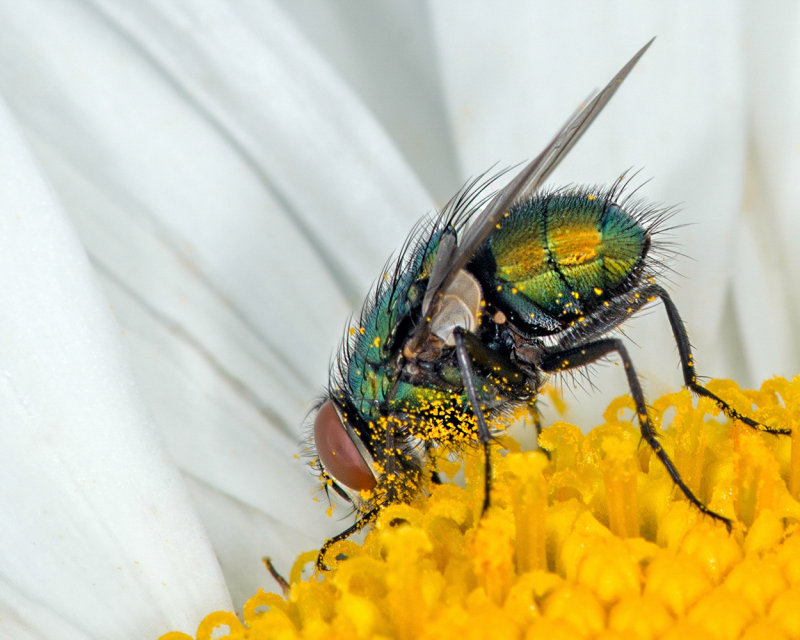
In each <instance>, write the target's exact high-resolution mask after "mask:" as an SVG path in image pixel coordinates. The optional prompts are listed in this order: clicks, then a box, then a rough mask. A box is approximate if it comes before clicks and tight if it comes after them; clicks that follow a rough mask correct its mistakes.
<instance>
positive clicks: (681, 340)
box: [642, 285, 792, 435]
mask: <svg viewBox="0 0 800 640" xmlns="http://www.w3.org/2000/svg"><path fill="white" fill-rule="evenodd" d="M642 293H643V294H645V295H647V294H649V295H647V297H648V298H651V297H652V296H657V297H658V298H660V299H661V302H662V303H663V304H664V309H665V310H666V312H667V318H669V324H670V327H672V335H674V336H675V344H677V345H678V354H679V355H680V359H681V370H682V371H683V382H684V384H685V385H686V386H687V387H688V388H689V389H691V390H692V391H693V392H694V393H696V394H697V395H698V396H704V397H706V398H710V399H711V400H713V401H714V402H716V403H717V406H719V408H720V409H722V412H723V413H724V414H725V415H726V416H728V417H729V418H732V419H734V420H739V421H740V422H743V423H744V424H746V425H747V426H748V427H751V428H753V429H755V430H756V431H765V432H767V433H772V434H775V435H789V434H791V432H792V430H791V429H786V428H776V427H768V426H766V425H763V424H761V423H760V422H756V421H755V420H753V419H752V418H748V417H747V416H745V415H742V414H741V413H739V412H738V411H737V410H736V409H734V408H733V407H732V406H730V405H729V404H728V403H727V402H725V401H724V400H723V399H722V398H720V397H719V396H717V395H716V394H715V393H712V392H711V391H709V390H708V389H706V388H705V387H704V386H703V385H701V384H700V383H699V382H697V372H696V371H695V369H694V356H693V355H692V347H691V345H690V344H689V335H688V334H687V333H686V327H685V326H684V324H683V320H681V316H680V314H679V313H678V308H677V307H676V306H675V303H674V302H673V301H672V298H670V297H669V294H668V293H667V292H666V291H665V290H664V289H662V288H661V287H659V286H658V285H650V286H649V287H644V288H643V292H642Z"/></svg>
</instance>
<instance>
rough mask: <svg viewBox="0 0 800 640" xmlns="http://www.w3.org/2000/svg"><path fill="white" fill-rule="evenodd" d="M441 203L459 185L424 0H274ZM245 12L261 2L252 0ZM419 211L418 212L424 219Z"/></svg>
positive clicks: (434, 43)
mask: <svg viewBox="0 0 800 640" xmlns="http://www.w3.org/2000/svg"><path fill="white" fill-rule="evenodd" d="M278 1H279V2H280V5H281V6H282V7H283V9H284V10H285V11H286V12H287V14H289V15H290V16H291V17H292V18H293V19H294V21H295V22H296V24H297V25H298V26H299V27H300V28H301V29H302V31H303V33H304V34H305V35H306V37H307V38H308V40H309V42H310V43H311V44H313V46H314V47H315V48H316V49H317V50H319V51H320V52H321V53H322V54H323V55H324V56H325V58H326V60H328V62H330V63H331V64H332V65H334V66H335V68H336V71H337V72H338V73H339V74H340V75H341V76H342V78H343V79H344V80H345V81H346V82H347V83H348V85H349V86H350V87H351V88H352V89H353V90H354V91H355V92H356V93H357V94H358V95H359V97H360V98H361V99H362V100H363V101H364V103H365V104H366V105H367V106H368V107H369V109H370V112H371V114H372V115H373V116H374V117H376V118H377V119H378V120H380V122H381V124H382V125H383V126H384V127H385V128H386V129H387V130H388V131H389V132H390V133H391V135H392V140H393V141H394V143H395V144H396V145H397V147H398V148H399V149H400V150H401V151H402V152H403V155H404V156H405V157H406V158H407V159H408V161H409V163H410V165H411V166H412V167H413V168H414V171H415V172H416V174H417V175H418V176H419V178H420V180H422V182H423V183H424V184H425V185H426V186H427V188H428V190H429V191H430V192H431V193H432V194H433V196H434V198H435V201H436V202H437V203H438V204H439V205H443V204H444V203H445V202H447V201H448V200H449V199H450V197H451V196H452V195H453V193H454V191H455V190H456V189H457V188H458V187H459V186H460V185H461V183H462V182H463V180H464V177H463V176H462V175H461V174H460V171H459V170H458V161H457V157H456V152H455V149H454V147H453V139H452V136H451V133H452V131H451V129H450V121H449V117H448V114H447V111H446V109H445V104H444V101H443V94H442V90H441V89H442V88H441V75H440V73H439V66H438V64H437V56H438V50H437V47H436V42H435V41H434V39H433V33H432V24H431V14H430V11H429V9H428V6H427V3H425V2H358V3H352V2H329V1H328V0H305V1H304V2H295V1H294V0H278ZM247 5H248V7H249V10H250V11H252V10H253V7H254V6H258V7H260V6H261V5H263V2H261V0H249V1H248V2H247ZM421 213H422V212H419V213H418V215H419V214H421Z"/></svg>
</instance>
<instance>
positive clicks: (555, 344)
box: [313, 40, 788, 569]
mask: <svg viewBox="0 0 800 640" xmlns="http://www.w3.org/2000/svg"><path fill="white" fill-rule="evenodd" d="M651 44H652V40H651V41H650V42H648V43H647V44H646V45H645V46H644V47H643V48H642V49H641V50H640V51H639V52H637V53H636V55H634V56H633V58H631V60H630V61H629V62H628V63H627V64H626V65H625V66H624V67H622V69H621V70H620V71H619V73H617V74H616V75H615V76H614V77H613V78H612V80H611V81H610V82H609V83H608V84H607V85H606V86H605V88H604V89H603V90H602V91H600V92H599V93H597V94H596V95H595V96H594V97H593V98H592V99H591V100H589V101H588V103H587V104H586V106H584V107H583V108H582V109H580V110H579V111H577V112H576V113H575V114H574V115H573V116H572V117H571V118H570V119H569V121H568V122H567V123H566V124H565V125H564V126H563V127H562V128H561V130H560V131H559V132H558V133H557V134H556V136H555V137H554V138H553V140H552V141H551V142H550V143H549V144H548V145H547V146H546V147H545V148H544V150H543V151H542V152H541V153H540V154H539V155H538V156H537V157H536V158H535V159H534V160H532V161H531V162H530V163H529V164H528V165H526V166H525V167H524V168H523V169H522V170H521V171H520V172H519V173H518V174H516V175H515V176H514V178H513V179H512V180H511V181H510V183H509V184H508V185H507V186H505V187H503V188H502V189H500V190H499V191H497V193H495V194H494V195H489V196H485V195H484V194H485V193H486V191H487V186H489V185H490V184H491V182H492V181H493V180H494V179H489V180H488V181H485V180H483V181H482V179H481V178H479V179H476V180H474V181H472V182H471V183H469V184H467V185H466V186H465V187H464V188H463V189H462V190H461V191H460V192H459V193H458V194H456V196H455V197H454V198H453V199H452V200H451V202H450V203H449V204H448V205H447V207H445V209H444V211H443V212H442V213H441V214H440V215H439V216H438V217H437V218H436V219H435V220H434V221H432V222H425V221H423V222H421V223H420V224H418V226H417V227H416V228H415V230H413V231H412V233H411V235H410V236H409V239H408V240H407V241H406V243H405V245H404V247H403V249H402V250H401V254H400V257H399V259H398V260H397V262H396V263H395V265H394V267H393V268H392V269H389V270H387V273H386V276H385V278H384V279H382V280H381V282H380V283H379V285H378V286H377V287H376V289H375V291H374V292H373V294H372V295H371V296H370V297H369V298H368V299H367V300H366V302H365V304H364V307H363V309H362V311H361V315H360V318H359V321H358V323H357V324H356V325H355V326H354V327H352V328H351V329H350V336H349V337H346V339H345V341H344V343H343V345H342V348H341V350H340V353H339V355H338V357H337V359H336V361H335V363H334V365H333V367H332V372H331V380H330V383H329V386H328V390H327V393H326V394H325V397H324V398H323V399H322V401H321V402H320V404H319V406H318V411H317V414H316V417H315V420H314V428H313V439H314V444H315V446H316V451H317V458H316V465H317V466H318V469H319V470H320V472H321V473H322V475H323V477H324V478H325V479H326V481H327V483H328V486H330V487H331V488H332V489H333V490H334V491H336V492H337V493H338V494H340V495H341V496H342V497H344V498H345V499H348V500H349V501H351V502H352V503H353V504H354V505H355V507H356V510H357V513H358V519H357V521H356V522H355V524H354V525H353V526H351V527H349V528H348V529H347V530H345V531H344V532H342V533H341V534H339V535H338V536H336V537H334V538H332V539H330V540H328V541H327V542H325V544H324V545H323V546H322V549H321V550H320V553H319V557H318V560H317V566H318V567H319V568H320V569H324V568H325V564H324V556H325V552H326V551H327V550H328V549H329V547H330V546H331V545H332V544H333V543H334V542H336V541H338V540H341V539H343V538H346V537H347V536H349V535H351V534H352V533H354V532H356V531H358V530H360V529H361V528H363V527H364V526H365V525H366V524H367V523H369V522H371V521H372V520H374V519H375V517H376V516H377V514H378V513H379V511H380V510H381V508H383V507H384V506H386V505H387V504H390V503H393V502H396V501H400V500H403V499H406V498H408V497H410V496H412V495H413V494H414V493H415V492H416V491H418V490H419V486H420V483H421V481H422V479H423V475H422V474H423V473H424V468H425V461H426V456H427V455H428V453H429V451H430V450H431V449H432V448H434V447H437V446H445V447H455V448H458V447H459V446H465V445H467V444H474V443H478V444H479V446H481V447H482V448H483V451H484V456H485V460H486V464H485V467H484V468H485V475H484V500H483V512H485V511H486V509H488V507H489V500H490V489H491V482H492V473H491V466H490V458H489V446H490V442H491V430H490V428H489V422H492V423H493V424H497V421H498V420H501V419H502V418H503V417H505V416H507V415H508V414H510V413H511V412H513V411H514V410H517V409H520V408H523V409H528V410H530V411H532V412H533V413H534V415H535V402H536V397H537V394H538V392H539V391H540V390H541V388H542V385H543V383H544V380H545V378H546V377H547V376H548V375H550V374H557V373H559V372H563V371H567V370H570V369H575V368H580V367H585V366H587V365H589V364H591V363H594V362H597V361H598V360H600V359H602V358H605V357H607V356H612V355H616V357H618V358H619V359H620V360H621V361H622V363H623V367H624V372H625V376H626V379H627V383H628V387H629V389H630V392H631V395H632V397H633V400H634V404H635V407H636V414H637V419H638V422H639V426H640V429H641V434H642V438H643V440H644V441H645V442H646V443H647V444H648V445H649V446H650V447H651V449H652V450H653V452H654V454H655V455H656V457H657V458H658V459H659V460H660V461H661V463H662V464H663V465H664V467H665V468H666V469H667V472H668V473H669V475H670V476H671V478H672V480H673V482H674V483H675V485H677V487H678V488H679V489H680V490H681V491H682V492H683V494H684V495H685V496H686V498H687V499H688V500H689V502H691V503H692V504H693V505H694V506H695V507H696V508H697V509H699V510H700V511H701V512H702V513H704V514H706V515H707V516H709V517H711V518H713V519H715V520H718V521H720V522H722V523H724V524H725V525H726V526H727V527H728V528H730V525H731V523H730V521H729V520H728V519H727V518H725V517H724V516H722V515H720V514H718V513H715V512H714V511H711V510H710V509H709V508H708V507H707V506H706V505H704V504H703V502H702V501H701V500H700V499H699V498H698V497H697V496H695V494H694V493H693V492H692V490H691V489H690V488H689V487H688V486H687V485H686V484H685V482H684V481H683V479H682V478H681V476H680V474H679V472H678V470H677V469H676V468H675V466H674V464H673V462H672V460H671V459H670V458H669V456H668V455H667V453H666V452H665V451H664V449H663V448H662V446H661V444H660V443H659V441H658V439H657V434H656V431H655V428H654V427H653V424H652V422H651V420H650V418H649V417H648V414H647V403H646V400H645V396H644V393H643V391H642V387H641V384H640V382H639V378H638V376H637V374H636V371H635V369H634V366H633V362H632V360H631V358H630V356H629V354H628V350H627V348H626V347H625V345H624V343H623V342H622V341H621V340H620V339H619V338H617V337H610V336H608V334H609V332H611V331H612V330H613V329H615V328H617V327H618V326H619V325H621V324H622V323H623V322H624V321H625V320H626V319H627V318H628V317H629V316H631V315H632V314H634V313H637V312H638V311H640V310H641V309H642V308H643V307H644V306H646V305H647V304H649V303H651V302H655V301H661V303H662V305H663V307H664V310H665V311H666V314H667V318H668V320H669V323H670V327H671V329H672V334H673V336H674V339H675V343H676V345H677V347H678V354H679V358H680V363H681V369H682V373H683V380H684V384H685V385H686V387H688V388H689V389H690V390H692V391H693V392H694V393H695V394H697V395H699V396H705V397H707V398H711V399H712V400H714V401H715V402H716V403H717V405H718V406H719V407H720V409H721V410H722V411H723V412H724V413H725V414H726V415H727V416H729V417H730V418H733V419H736V420H739V421H741V422H743V423H745V424H747V425H749V426H750V427H753V428H755V429H759V430H762V431H767V432H770V433H778V434H786V433H788V430H787V429H777V428H769V427H766V426H764V425H761V424H759V423H757V422H756V421H754V420H752V419H751V418H748V417H747V416H744V415H742V414H740V413H739V412H738V411H737V410H736V409H734V408H733V407H731V406H730V405H729V404H728V403H727V402H725V401H724V400H723V399H722V398H719V397H718V396H716V395H715V394H714V393H712V392H711V391H709V390H708V389H706V388H705V387H704V386H702V385H701V384H700V383H699V382H698V379H697V374H696V372H695V368H694V358H693V355H692V351H691V347H690V345H689V338H688V335H687V333H686V328H685V327H684V324H683V321H682V320H681V317H680V314H679V313H678V309H677V307H676V306H675V304H674V303H673V301H672V298H671V297H670V296H669V294H668V293H667V291H666V290H665V289H663V288H662V287H661V286H660V285H659V284H658V283H657V281H656V276H657V275H658V267H657V265H656V264H655V261H653V260H650V259H648V253H649V251H650V249H651V247H652V243H653V233H654V232H655V231H656V227H657V226H658V224H659V222H661V221H662V220H663V218H664V217H665V213H666V212H665V211H664V210H658V209H654V208H652V207H647V206H643V205H641V204H639V205H637V204H634V203H632V202H631V200H630V199H629V198H627V197H626V196H625V195H624V193H623V192H624V187H625V186H627V183H625V182H624V180H623V179H620V180H618V181H617V182H616V183H615V184H614V185H613V186H612V187H610V188H606V189H586V188H573V189H561V190H555V191H549V192H548V191H543V190H541V185H542V184H543V182H544V181H545V180H546V179H547V177H548V176H549V175H550V174H551V173H552V171H553V170H554V169H555V168H556V166H558V164H559V162H561V160H562V159H563V158H564V156H565V155H566V154H567V153H568V152H569V150H570V149H571V148H572V146H573V145H574V144H575V143H576V142H577V141H578V139H579V138H580V137H581V135H582V134H583V133H584V131H586V129H587V128H588V127H589V126H590V125H591V123H592V122H593V121H594V119H595V117H596V116H597V115H598V114H599V113H600V111H601V110H602V109H603V107H604V106H605V105H606V104H607V103H608V101H609V100H610V99H611V97H612V96H613V95H614V92H615V91H616V90H617V87H618V86H619V85H620V84H621V83H622V81H623V80H624V79H625V77H626V76H627V75H628V73H629V72H630V71H631V69H632V68H633V67H634V66H635V65H636V63H637V62H638V61H639V59H640V58H641V57H642V55H644V53H645V51H646V50H647V49H648V47H649V46H650V45H651Z"/></svg>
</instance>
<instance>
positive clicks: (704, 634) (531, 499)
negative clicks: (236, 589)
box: [162, 376, 800, 640]
mask: <svg viewBox="0 0 800 640" xmlns="http://www.w3.org/2000/svg"><path fill="white" fill-rule="evenodd" d="M708 386H709V388H710V389H711V390H712V391H713V392H714V393H716V394H718V395H719V396H720V397H723V398H725V399H726V400H728V401H729V402H730V403H731V404H732V405H733V406H734V407H736V408H737V409H738V410H739V411H741V412H742V413H744V414H746V415H750V416H753V417H754V418H755V419H756V420H758V421H759V422H760V423H762V424H765V425H769V426H780V427H786V428H791V429H792V433H793V435H792V436H791V437H776V436H772V435H769V434H764V433H758V432H756V431H754V430H753V429H750V428H748V427H747V426H745V425H742V424H737V423H731V422H730V421H729V420H727V419H726V418H724V416H722V415H721V414H720V412H719V410H718V409H717V407H716V405H714V403H713V402H711V401H708V400H706V399H703V398H701V399H696V398H693V397H692V396H691V395H690V394H689V393H688V392H686V391H681V392H678V393H673V394H669V395H666V396H664V397H662V398H659V399H658V400H657V401H656V402H654V403H653V406H652V413H651V418H652V419H653V421H654V423H655V425H656V427H657V428H660V433H661V441H662V444H663V446H664V448H665V450H666V451H667V452H668V453H669V455H670V456H671V457H672V459H673V460H674V461H675V463H676V466H677V468H678V469H679V471H680V473H681V476H682V477H683V479H684V480H685V481H686V483H687V484H688V485H689V487H691V489H692V490H693V491H694V492H695V493H696V494H697V495H698V496H699V497H700V498H701V499H702V500H703V501H704V502H705V504H706V505H708V506H709V507H710V508H711V509H712V510H714V511H715V512H717V513H719V514H721V515H724V516H726V517H728V518H730V519H732V520H733V521H735V523H736V524H735V525H734V529H733V531H732V532H731V533H728V531H727V530H726V529H725V527H724V525H722V524H720V523H717V522H715V521H713V520H712V519H710V518H708V517H705V516H703V515H702V514H700V513H699V512H698V511H697V510H696V509H695V508H693V507H692V506H691V505H690V504H689V503H688V502H687V501H686V500H685V499H684V498H683V495H682V494H681V493H680V491H678V490H677V489H676V487H675V486H674V484H673V482H672V480H671V479H670V477H669V476H668V474H667V472H666V471H665V469H664V468H663V466H662V465H661V464H659V463H658V461H657V460H656V459H655V458H654V456H653V455H652V453H651V451H650V449H649V448H648V447H647V446H646V445H644V444H643V443H641V439H640V435H639V430H638V426H637V424H636V422H635V415H634V412H633V404H632V401H631V400H630V398H627V397H624V398H619V399H617V400H615V401H614V402H612V403H611V406H610V407H609V408H608V410H607V411H606V412H605V414H604V419H605V424H603V425H602V426H600V427H597V428H596V429H594V430H593V431H591V432H590V433H588V434H585V435H584V434H583V433H581V431H580V430H579V429H578V428H577V427H574V426H572V425H569V424H566V423H563V422H558V423H555V424H553V425H552V426H550V427H549V428H548V429H546V430H545V431H544V433H543V434H542V436H541V438H540V444H541V446H542V448H544V449H546V450H547V451H548V452H549V453H550V458H549V459H548V457H547V456H545V454H544V453H542V452H541V451H529V452H521V451H519V447H518V446H517V445H516V443H514V442H513V441H511V440H510V439H508V438H506V439H503V441H502V444H503V447H504V448H502V449H501V448H500V447H495V448H494V451H493V454H492V469H493V471H494V474H495V477H494V484H493V494H492V506H491V508H490V510H489V512H488V513H487V514H486V515H485V516H484V517H483V518H481V517H480V510H481V502H482V497H483V496H482V491H483V458H482V454H481V451H480V450H479V449H478V448H475V449H469V450H467V451H466V452H465V453H464V456H463V461H464V471H465V477H466V487H465V488H462V487H459V486H457V485H454V484H443V485H434V486H432V487H431V488H430V491H429V492H428V495H420V496H419V497H418V498H417V499H416V500H415V501H414V502H413V503H412V504H408V505H407V504H398V505H393V506H390V507H387V508H385V509H384V510H383V511H382V512H381V514H380V516H379V518H378V520H377V522H376V523H375V525H374V527H373V528H372V529H371V531H370V532H369V534H368V535H367V536H366V539H365V541H364V543H363V545H358V544H356V543H355V542H353V541H351V540H344V541H341V542H339V543H337V544H336V545H335V546H334V547H332V548H331V550H330V552H329V553H328V555H327V557H326V562H327V563H328V564H329V565H330V566H331V570H330V571H329V572H326V573H325V574H324V575H321V576H315V577H314V578H312V579H311V580H306V581H303V580H301V578H300V576H301V573H302V571H303V569H304V568H306V567H307V565H309V563H311V564H313V562H314V561H315V559H316V553H317V552H316V551H310V552H308V553H305V554H303V555H301V556H300V558H299V559H298V560H297V562H296V563H295V566H294V568H293V569H292V572H291V574H290V579H289V582H290V587H289V589H288V592H287V594H286V596H285V597H281V596H278V595H276V594H270V593H264V592H262V591H259V592H258V593H257V594H256V595H255V596H253V597H252V598H251V599H250V600H249V601H248V602H247V604H246V605H245V607H244V610H243V612H242V616H241V619H240V618H238V617H236V616H235V615H233V614H232V613H226V612H217V613H212V614H210V615H209V616H208V617H207V618H206V619H205V620H204V621H203V622H202V623H201V625H200V627H199V628H198V630H197V634H196V638H197V640H210V639H211V638H212V637H213V638H223V637H224V638H230V639H232V640H234V639H236V640H238V639H245V638H247V639H261V638H281V639H284V638H285V639H289V638H343V639H344V638H348V639H349V638H401V639H408V640H411V639H414V640H416V639H426V638H431V639H433V638H435V639H437V640H438V639H444V638H457V639H458V640H466V639H471V638H493V639H494V638H514V639H534V638H535V639H543V638H564V639H567V638H586V637H592V638H598V637H602V638H604V639H609V640H610V639H612V638H674V639H679V638H681V639H682V638H719V639H727V638H748V639H753V640H754V639H758V638H770V639H773V638H798V637H800V532H798V522H800V503H798V501H797V498H798V496H800V441H798V438H800V435H798V434H800V376H798V377H797V378H795V379H794V380H792V381H791V382H790V381H787V380H784V379H781V378H774V379H771V380H768V381H767V382H765V383H764V384H763V385H762V387H761V389H760V390H759V391H743V390H740V389H739V388H738V387H737V386H736V385H735V384H734V383H732V382H728V381H713V382H712V383H710V384H709V385H708ZM265 579H267V574H266V572H265ZM225 633H227V635H225ZM179 639H180V640H187V639H191V636H187V635H185V634H182V633H177V632H173V633H169V634H166V635H165V636H162V640H179Z"/></svg>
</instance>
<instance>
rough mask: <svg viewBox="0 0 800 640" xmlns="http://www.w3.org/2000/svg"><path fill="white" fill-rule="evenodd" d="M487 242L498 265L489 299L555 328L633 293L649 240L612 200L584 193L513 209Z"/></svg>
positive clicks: (530, 202)
mask: <svg viewBox="0 0 800 640" xmlns="http://www.w3.org/2000/svg"><path fill="white" fill-rule="evenodd" d="M487 243H488V252H489V253H490V254H491V258H492V259H493V262H494V269H493V271H494V276H493V277H494V281H493V282H492V283H491V284H492V286H493V291H492V293H491V294H488V295H489V297H494V298H495V299H496V300H499V301H501V306H505V307H509V308H510V309H511V310H512V311H516V312H517V315H518V316H519V317H520V318H521V319H522V320H524V321H527V322H528V323H529V324H532V325H535V326H540V327H549V325H548V320H549V322H552V320H553V319H557V320H558V322H559V324H562V323H563V322H565V321H567V320H568V319H571V318H573V317H574V316H576V315H581V314H582V313H586V312H588V311H590V310H591V309H592V308H594V307H597V306H598V305H600V304H602V302H603V301H604V300H606V299H607V298H608V297H609V295H610V294H611V292H618V291H620V290H621V289H624V288H625V287H628V286H630V285H631V283H632V282H633V281H634V280H635V279H636V277H637V276H638V274H639V271H640V267H641V265H642V263H643V259H644V256H645V254H646V253H647V250H648V247H649V236H648V233H647V231H646V230H645V228H644V227H643V226H642V225H641V224H640V223H639V222H638V221H637V220H636V218H634V217H633V216H631V215H629V214H627V213H626V212H625V211H623V210H622V209H621V208H620V207H619V206H618V205H616V204H614V203H612V202H610V201H609V198H608V196H604V195H598V196H595V195H592V194H591V193H589V192H585V191H582V192H578V193H566V194H565V193H561V194H559V193H556V194H550V195H545V196H540V197H537V198H532V199H530V200H525V201H522V202H520V203H517V204H515V205H514V206H513V207H512V208H511V210H510V211H509V213H508V214H507V215H506V217H505V218H504V219H503V220H502V221H501V222H500V224H499V225H498V228H497V229H495V231H494V232H493V233H492V234H491V236H490V237H489V239H488V241H487ZM490 288H492V287H490ZM531 303H532V304H531ZM542 312H543V313H542ZM537 316H539V317H537ZM548 317H549V319H548ZM549 328H551V329H554V328H555V327H549Z"/></svg>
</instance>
